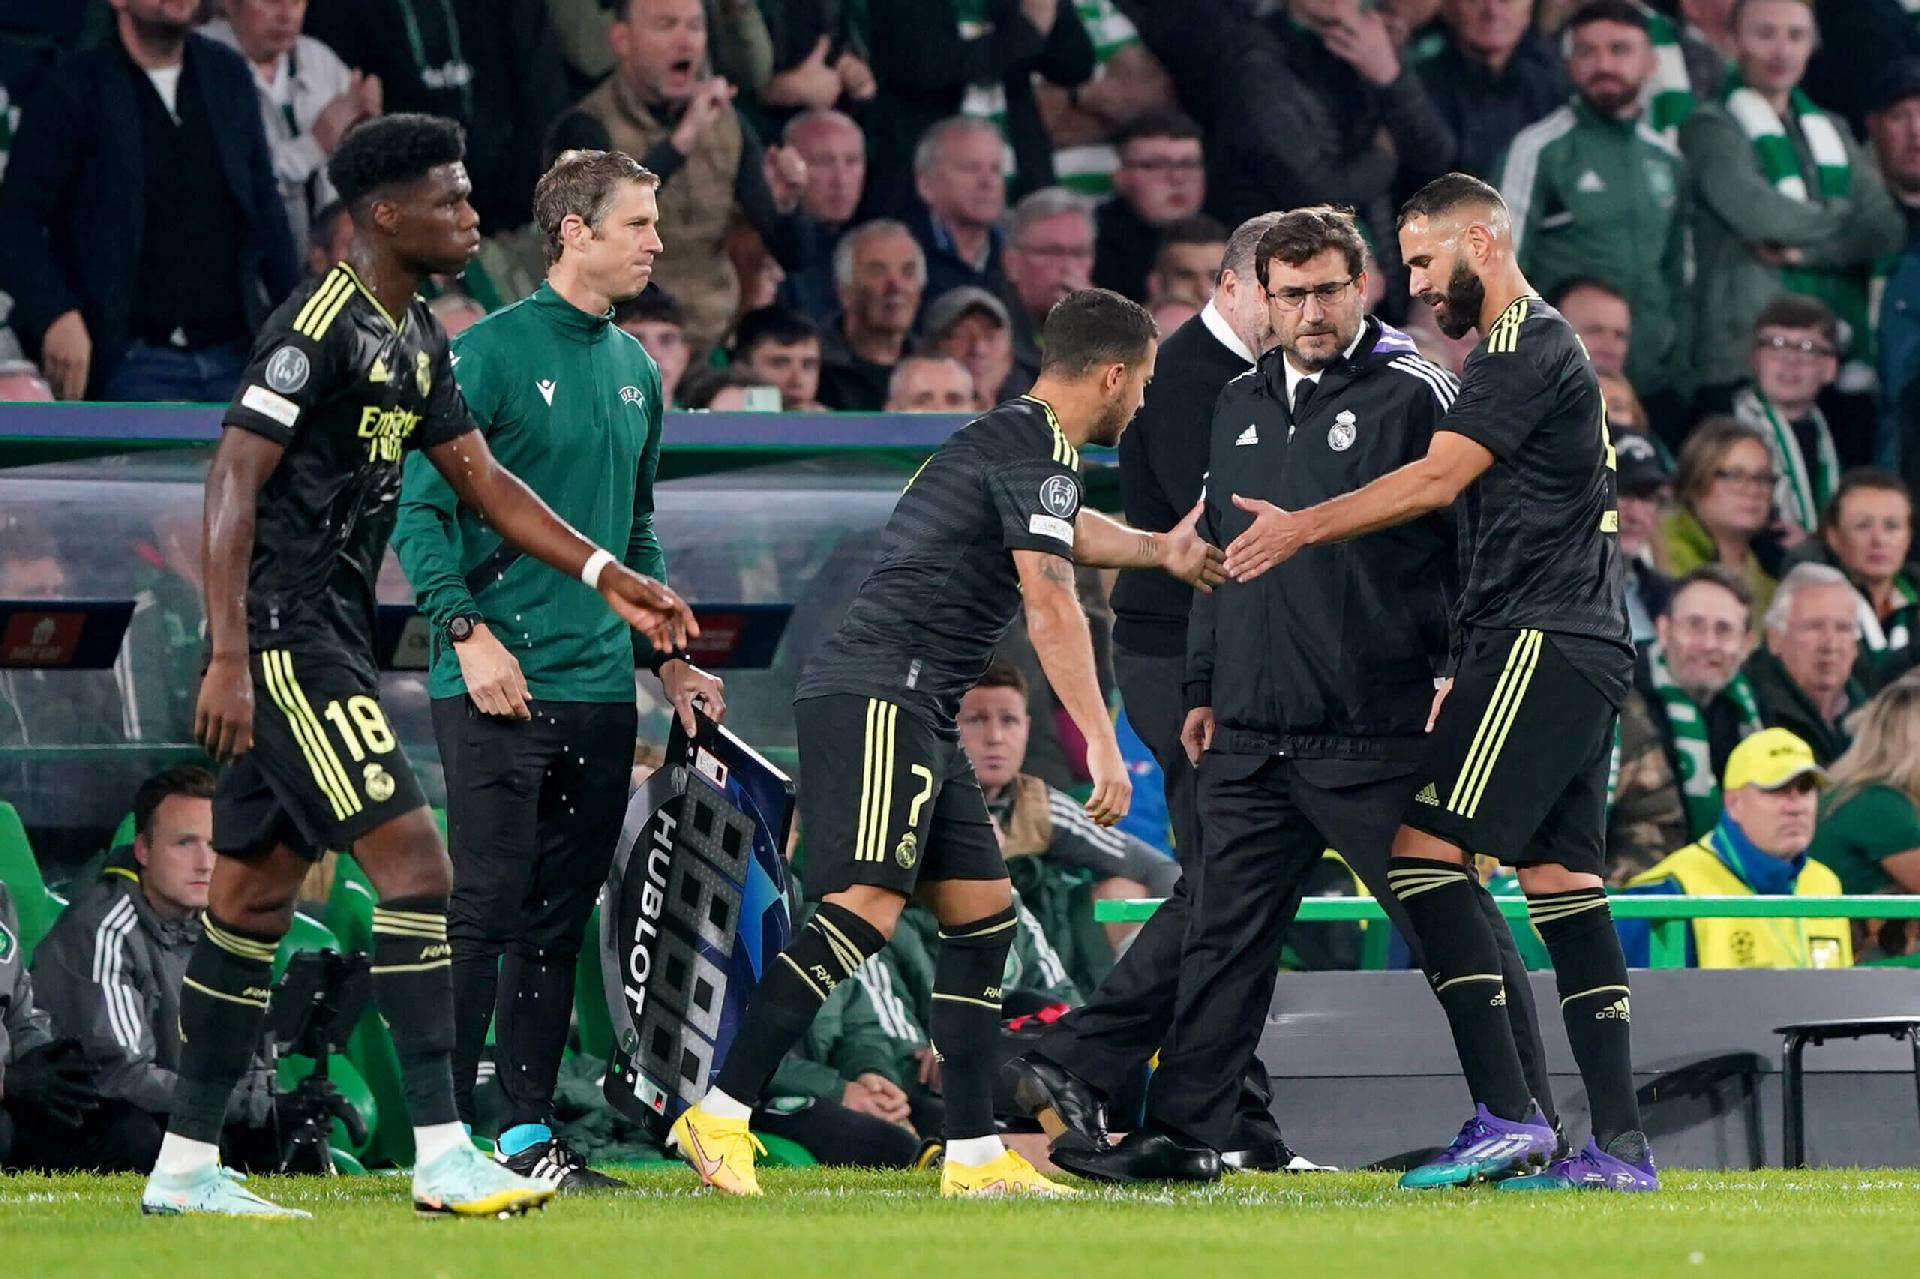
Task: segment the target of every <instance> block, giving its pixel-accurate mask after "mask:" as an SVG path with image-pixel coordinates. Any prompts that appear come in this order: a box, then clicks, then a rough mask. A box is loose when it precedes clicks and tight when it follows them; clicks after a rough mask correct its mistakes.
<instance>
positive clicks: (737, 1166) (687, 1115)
mask: <svg viewBox="0 0 1920 1279" xmlns="http://www.w3.org/2000/svg"><path fill="white" fill-rule="evenodd" d="M667 1145H668V1147H669V1148H671V1149H673V1150H675V1151H676V1152H678V1154H679V1155H680V1157H681V1158H682V1159H684V1160H686V1161H687V1163H688V1164H690V1165H691V1166H692V1167H693V1170H694V1171H695V1172H697V1173H699V1174H700V1182H701V1184H702V1185H707V1186H712V1187H713V1188H714V1189H715V1190H724V1191H725V1192H726V1193H728V1194H730V1195H757V1194H759V1193H760V1179H759V1178H758V1177H757V1176H755V1175H754V1171H753V1156H754V1154H755V1152H758V1153H760V1154H763V1155H764V1154H766V1153H767V1148H766V1147H765V1146H763V1145H761V1144H760V1139H759V1138H758V1137H756V1136H754V1135H753V1133H752V1132H750V1131H749V1130H748V1128H747V1121H746V1120H744V1119H723V1118H721V1117H720V1116H719V1115H715V1114H710V1113H708V1112H707V1111H705V1110H702V1109H701V1108H700V1107H699V1106H689V1107H688V1108H687V1109H686V1110H685V1111H683V1112H681V1115H680V1117H679V1118H678V1119H676V1120H674V1121H673V1128H672V1129H671V1130H670V1131H669V1133H668V1135H667Z"/></svg>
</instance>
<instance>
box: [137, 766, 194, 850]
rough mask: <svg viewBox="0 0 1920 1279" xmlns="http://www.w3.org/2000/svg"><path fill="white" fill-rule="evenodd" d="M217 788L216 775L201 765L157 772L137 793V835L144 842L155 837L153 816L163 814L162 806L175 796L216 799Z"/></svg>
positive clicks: (141, 785)
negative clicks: (214, 788)
mask: <svg viewBox="0 0 1920 1279" xmlns="http://www.w3.org/2000/svg"><path fill="white" fill-rule="evenodd" d="M213 787H214V781H213V774H212V773H209V772H208V771H207V770H206V769H204V768H201V767H200V766H199V765H197V764H181V765H179V766H177V767H175V768H169V769H166V770H165V771H163V772H158V773H155V774H154V775H153V776H152V777H149V778H148V779H147V780H146V781H144V782H141V783H140V789H139V790H137V791H135V792H134V793H133V833H134V834H135V835H136V836H138V837H139V838H141V839H147V838H151V837H152V835H153V815H154V814H155V813H157V812H159V811H160V805H162V804H164V803H166V802H167V801H168V800H170V799H172V798H173V797H174V796H175V795H185V796H187V797H188V798H189V799H212V798H213Z"/></svg>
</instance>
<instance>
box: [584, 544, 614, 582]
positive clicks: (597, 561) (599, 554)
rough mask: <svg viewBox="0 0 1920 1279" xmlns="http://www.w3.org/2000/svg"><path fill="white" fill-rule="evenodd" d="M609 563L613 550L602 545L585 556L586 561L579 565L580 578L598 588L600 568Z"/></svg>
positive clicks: (611, 561) (611, 560)
mask: <svg viewBox="0 0 1920 1279" xmlns="http://www.w3.org/2000/svg"><path fill="white" fill-rule="evenodd" d="M611 563H613V552H612V551H609V550H607V549H606V548H604V547H602V548H601V549H600V550H597V551H595V552H594V553H593V554H591V555H589V556H587V562H586V563H585V564H583V565H581V566H580V580H581V581H583V582H585V583H586V584H587V585H588V586H591V587H593V588H594V589H595V590H599V589H600V573H601V570H603V569H605V568H606V567H607V565H609V564H611Z"/></svg>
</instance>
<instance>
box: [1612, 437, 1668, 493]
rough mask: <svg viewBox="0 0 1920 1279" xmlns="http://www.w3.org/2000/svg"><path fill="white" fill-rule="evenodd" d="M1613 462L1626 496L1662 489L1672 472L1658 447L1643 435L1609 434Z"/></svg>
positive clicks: (1621, 489) (1655, 491)
mask: <svg viewBox="0 0 1920 1279" xmlns="http://www.w3.org/2000/svg"><path fill="white" fill-rule="evenodd" d="M1613 441H1614V442H1613V454H1614V461H1615V462H1616V463H1617V464H1618V466H1619V468H1620V469H1619V473H1618V474H1619V485H1620V491H1621V492H1622V493H1625V494H1627V495H1628V496H1629V497H1647V496H1650V495H1651V494H1654V493H1657V492H1659V491H1660V490H1661V489H1662V488H1665V487H1666V485H1667V482H1668V481H1669V480H1671V479H1672V478H1673V472H1672V471H1670V470H1668V469H1667V464H1666V462H1665V460H1664V459H1662V458H1661V456H1660V450H1659V449H1657V448H1655V447H1654V444H1653V441H1652V440H1650V439H1648V438H1647V437H1646V436H1644V435H1629V434H1626V433H1624V432H1623V433H1622V434H1619V435H1616V436H1614V437H1613Z"/></svg>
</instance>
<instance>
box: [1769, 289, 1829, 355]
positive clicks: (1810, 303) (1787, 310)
mask: <svg viewBox="0 0 1920 1279" xmlns="http://www.w3.org/2000/svg"><path fill="white" fill-rule="evenodd" d="M1761 329H1814V330H1816V331H1818V332H1819V334H1820V335H1821V336H1822V337H1824V338H1826V340H1827V341H1828V342H1829V343H1831V344H1832V345H1833V346H1835V347H1838V346H1839V345H1840V317H1839V316H1837V315H1835V314H1834V313H1833V308H1832V307H1830V306H1828V305H1827V304H1826V303H1825V302H1822V301H1821V300H1820V299H1819V298H1816V297H1812V296H1809V295H1808V294H1805V293H1782V294H1781V295H1780V296H1779V297H1777V298H1775V299H1774V300H1773V301H1771V302H1769V303H1767V304H1766V305H1765V306H1763V307H1761V308H1760V314H1758V315H1756V316H1754V317H1753V331H1754V333H1755V334H1756V335H1758V334H1759V332H1760V330H1761Z"/></svg>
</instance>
